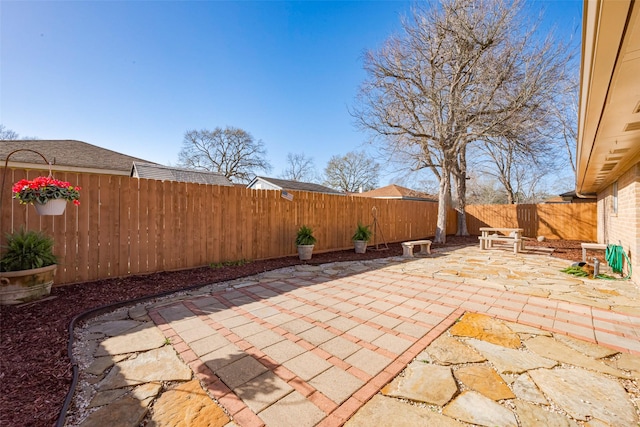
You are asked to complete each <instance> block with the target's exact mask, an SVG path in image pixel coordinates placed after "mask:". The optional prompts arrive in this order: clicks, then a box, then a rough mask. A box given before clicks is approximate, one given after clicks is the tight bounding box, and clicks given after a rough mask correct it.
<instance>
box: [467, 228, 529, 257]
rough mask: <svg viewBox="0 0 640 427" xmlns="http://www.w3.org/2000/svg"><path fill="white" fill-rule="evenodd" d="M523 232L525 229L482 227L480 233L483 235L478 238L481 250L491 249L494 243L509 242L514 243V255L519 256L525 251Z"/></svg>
mask: <svg viewBox="0 0 640 427" xmlns="http://www.w3.org/2000/svg"><path fill="white" fill-rule="evenodd" d="M523 232H524V228H507V227H480V233H482V235H481V236H479V237H478V239H479V240H480V249H481V250H484V249H490V248H491V247H492V246H493V242H507V243H513V253H515V254H517V253H518V252H520V251H521V250H524V240H523V239H522V233H523ZM490 233H493V234H490ZM498 233H502V234H498Z"/></svg>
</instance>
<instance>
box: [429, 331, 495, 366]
mask: <svg viewBox="0 0 640 427" xmlns="http://www.w3.org/2000/svg"><path fill="white" fill-rule="evenodd" d="M417 358H418V360H420V359H428V360H431V361H432V362H434V363H437V364H439V365H456V364H461V363H477V362H484V361H485V360H487V359H486V358H485V357H484V356H483V355H481V354H480V353H478V352H477V351H475V350H474V349H472V348H471V347H469V346H468V345H466V344H463V343H461V342H460V341H458V340H457V339H455V338H453V337H450V336H448V335H440V336H439V337H438V338H436V339H435V340H434V341H433V342H432V343H431V344H429V347H427V348H426V349H425V350H424V351H423V352H422V353H420V354H419V355H418V357H417Z"/></svg>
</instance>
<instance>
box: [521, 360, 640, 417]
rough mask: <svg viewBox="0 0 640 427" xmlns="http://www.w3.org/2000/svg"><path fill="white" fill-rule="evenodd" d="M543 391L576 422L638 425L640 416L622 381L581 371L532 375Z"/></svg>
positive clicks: (543, 370) (536, 372) (556, 370)
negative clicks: (599, 421) (600, 421)
mask: <svg viewBox="0 0 640 427" xmlns="http://www.w3.org/2000/svg"><path fill="white" fill-rule="evenodd" d="M529 375H531V378H532V379H533V381H534V382H535V383H536V385H537V386H538V387H539V388H540V390H542V392H543V393H544V394H545V395H546V396H548V397H549V399H551V400H553V401H554V402H555V403H556V404H557V405H558V406H560V407H561V408H562V409H563V410H564V411H566V412H567V413H568V414H569V415H571V416H572V417H573V418H574V419H576V420H581V421H586V420H587V419H589V418H590V417H593V418H597V419H599V420H602V421H605V422H607V423H609V424H610V425H612V426H632V425H637V424H638V415H637V413H636V410H635V407H634V405H633V403H632V402H631V400H630V398H629V395H628V394H627V392H626V390H625V389H624V388H623V387H622V385H620V383H619V382H617V381H614V380H612V379H610V378H608V377H606V376H604V375H602V374H599V373H595V372H590V371H587V370H585V369H581V368H574V369H572V368H558V369H553V370H549V369H536V370H533V371H530V372H529Z"/></svg>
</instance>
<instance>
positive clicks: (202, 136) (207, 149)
mask: <svg viewBox="0 0 640 427" xmlns="http://www.w3.org/2000/svg"><path fill="white" fill-rule="evenodd" d="M266 154H267V152H266V149H265V148H264V143H263V142H262V141H261V140H257V141H256V140H255V139H254V138H253V136H252V135H251V134H250V133H248V132H246V131H244V130H242V129H239V128H235V127H226V128H224V129H221V128H219V127H217V128H215V129H214V130H212V131H210V130H207V129H203V130H200V131H198V130H190V131H187V132H186V133H185V134H184V140H183V142H182V149H181V150H180V153H179V154H178V162H179V163H178V164H179V165H180V166H182V167H185V168H190V169H200V170H208V171H212V172H218V173H220V174H222V175H224V176H226V177H227V178H229V179H230V180H231V181H233V182H244V183H248V182H249V181H251V179H253V177H254V176H255V175H257V174H258V172H259V171H265V172H268V171H269V170H271V165H270V164H269V162H268V161H267V160H266V158H265V156H266Z"/></svg>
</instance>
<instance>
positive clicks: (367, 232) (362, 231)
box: [351, 222, 373, 242]
mask: <svg viewBox="0 0 640 427" xmlns="http://www.w3.org/2000/svg"><path fill="white" fill-rule="evenodd" d="M372 235H373V231H371V227H369V226H368V225H363V224H361V223H360V222H358V227H357V228H356V232H355V234H354V235H353V237H351V240H361V241H364V242H368V241H369V240H371V236H372Z"/></svg>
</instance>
